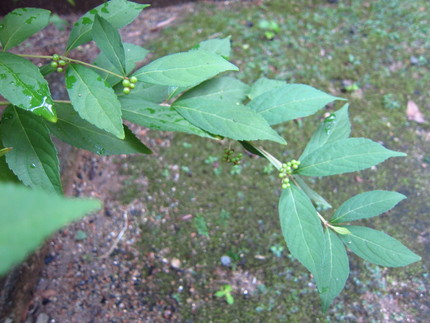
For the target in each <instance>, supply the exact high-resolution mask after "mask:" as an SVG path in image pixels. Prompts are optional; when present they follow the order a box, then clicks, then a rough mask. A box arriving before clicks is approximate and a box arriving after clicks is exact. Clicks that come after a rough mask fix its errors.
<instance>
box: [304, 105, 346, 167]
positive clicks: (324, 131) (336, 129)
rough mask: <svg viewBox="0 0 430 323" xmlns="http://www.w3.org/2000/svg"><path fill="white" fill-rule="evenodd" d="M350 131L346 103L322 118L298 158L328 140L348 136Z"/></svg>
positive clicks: (331, 140)
mask: <svg viewBox="0 0 430 323" xmlns="http://www.w3.org/2000/svg"><path fill="white" fill-rule="evenodd" d="M350 133H351V123H350V122H349V117H348V104H346V105H344V106H343V107H342V108H341V109H339V110H338V111H336V112H335V113H332V114H330V115H329V116H328V117H327V118H325V119H324V121H323V122H322V123H321V125H320V126H319V127H318V129H317V131H315V133H314V134H313V136H312V138H311V140H309V142H308V144H307V145H306V148H305V150H304V151H303V153H302V156H301V157H300V159H303V158H304V157H305V156H306V155H308V154H309V153H311V152H312V151H314V150H315V149H318V148H320V147H322V146H324V145H325V144H327V143H329V142H333V141H336V140H339V139H346V138H348V137H349V135H350Z"/></svg>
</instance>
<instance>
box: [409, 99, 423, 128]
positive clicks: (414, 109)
mask: <svg viewBox="0 0 430 323" xmlns="http://www.w3.org/2000/svg"><path fill="white" fill-rule="evenodd" d="M406 116H407V118H408V120H411V121H415V122H417V123H425V122H426V120H425V119H424V115H423V114H422V113H421V111H420V109H419V108H418V105H417V104H416V103H415V102H414V101H412V100H409V101H408V105H407V108H406Z"/></svg>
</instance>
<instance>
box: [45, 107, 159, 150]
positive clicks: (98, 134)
mask: <svg viewBox="0 0 430 323" xmlns="http://www.w3.org/2000/svg"><path fill="white" fill-rule="evenodd" d="M55 108H56V109H57V112H58V122H57V123H47V124H46V125H47V126H48V128H49V130H50V131H51V132H52V133H53V134H54V136H56V137H57V138H59V139H61V140H62V141H64V142H67V143H68V144H70V145H72V146H75V147H78V148H81V149H86V150H89V151H92V152H94V153H96V154H99V155H119V154H150V153H151V150H149V148H148V147H146V146H145V145H144V144H143V143H141V142H140V140H139V139H137V138H136V136H135V135H134V134H133V133H132V132H131V131H130V130H129V129H128V128H127V127H124V131H125V138H124V140H121V139H118V138H117V137H115V136H113V135H111V134H110V133H108V132H106V131H104V130H101V129H99V128H97V127H95V126H94V125H92V124H91V123H89V122H87V121H85V120H84V119H82V118H81V117H80V116H79V115H78V113H77V112H76V111H75V110H73V107H72V105H70V104H66V103H56V104H55Z"/></svg>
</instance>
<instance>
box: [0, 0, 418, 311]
mask: <svg viewBox="0 0 430 323" xmlns="http://www.w3.org/2000/svg"><path fill="white" fill-rule="evenodd" d="M145 7H146V5H141V4H137V3H134V2H130V1H126V0H112V1H109V2H107V3H105V4H103V5H101V6H99V7H97V8H95V9H93V10H90V11H89V12H88V13H86V14H85V15H83V16H82V17H81V18H80V19H79V20H78V21H77V22H76V23H75V24H74V26H73V28H72V30H71V33H70V36H69V39H68V42H67V44H66V49H65V52H64V53H63V54H61V55H59V54H54V55H51V56H41V55H35V54H21V55H16V54H13V53H11V52H10V51H9V50H10V49H11V48H13V47H15V46H17V45H18V44H20V43H21V42H23V41H24V40H25V39H27V38H28V37H29V36H31V35H32V34H34V33H36V32H38V31H40V30H41V29H43V28H44V27H45V26H46V25H47V24H48V23H49V17H50V12H49V11H47V10H42V9H33V8H23V9H17V10H14V11H13V12H11V13H10V14H8V15H7V16H6V17H5V18H4V19H3V20H2V21H1V22H0V42H1V46H2V51H1V52H0V94H1V95H2V96H4V98H5V99H6V100H7V101H5V102H2V103H3V104H4V105H7V107H6V108H5V109H4V111H3V113H2V119H1V123H0V139H1V141H0V143H1V145H2V146H1V147H0V149H1V150H0V154H1V155H0V181H1V184H0V191H1V193H2V194H1V197H0V209H1V210H2V214H1V216H0V223H1V224H2V226H1V229H0V230H1V235H0V236H1V238H0V257H1V258H0V260H1V264H2V267H0V274H3V273H5V272H6V271H7V270H8V269H9V268H10V267H11V266H13V265H14V264H16V263H18V262H19V261H22V260H23V259H24V257H25V255H26V253H27V252H28V251H30V250H33V249H34V248H36V247H37V246H38V245H39V244H40V241H41V240H42V239H43V238H45V237H46V236H48V235H49V234H50V233H52V232H53V231H54V230H55V229H57V228H59V227H60V226H61V225H64V224H65V223H66V222H67V221H69V220H72V219H75V218H77V217H79V216H81V215H83V214H85V213H86V212H88V211H91V210H94V209H96V208H97V207H99V205H98V202H96V201H88V200H76V201H75V200H74V201H70V200H69V199H65V198H64V197H61V196H60V195H61V194H62V189H61V181H60V173H59V161H58V156H57V151H56V148H55V146H54V144H53V142H52V140H51V136H55V137H57V138H58V139H60V140H62V141H64V142H66V143H68V144H70V145H73V146H75V147H78V148H81V149H86V150H89V151H92V152H94V153H96V154H100V155H114V154H137V153H140V154H150V153H151V150H150V149H149V148H148V147H147V146H146V145H145V144H144V143H142V142H141V141H140V140H139V139H138V138H137V137H136V136H135V135H134V134H133V133H132V132H131V131H130V130H129V129H128V128H127V126H125V125H124V124H123V120H127V121H130V122H132V123H135V124H138V125H140V126H143V127H147V128H151V129H156V130H160V131H175V132H185V133H188V134H193V135H197V136H200V137H203V138H206V139H210V140H221V141H223V142H227V141H228V140H235V141H238V142H239V143H240V144H241V145H242V146H243V148H244V149H245V150H247V151H248V152H249V153H250V154H255V155H258V156H260V157H263V158H266V159H267V160H268V161H269V162H270V163H272V165H273V166H274V167H275V168H276V169H278V170H279V177H280V178H281V179H282V185H281V188H282V193H281V196H280V200H279V217H280V223H281V229H282V233H283V236H284V239H285V241H286V243H287V246H288V248H289V250H290V252H291V254H292V255H293V256H294V257H295V258H296V259H297V260H299V261H300V262H301V263H302V264H303V265H304V266H305V267H306V268H307V269H308V270H309V271H310V272H311V273H312V275H313V277H314V279H315V281H316V284H317V287H318V291H319V293H320V296H321V299H322V304H323V309H327V307H328V306H329V305H330V304H331V302H332V301H333V299H334V298H335V297H336V296H337V295H338V294H339V293H340V292H341V290H342V289H343V287H344V285H345V282H346V279H347V277H348V275H349V262H348V256H347V253H346V247H347V248H349V249H350V250H351V251H352V252H354V253H355V254H357V255H358V256H360V257H362V258H363V259H365V260H367V261H369V262H372V263H375V264H378V265H382V266H389V267H398V266H405V265H408V264H410V263H412V262H415V261H418V260H419V259H420V257H419V256H417V255H416V254H414V253H413V252H412V251H410V250H409V249H408V248H407V247H405V246H404V245H403V244H401V243H400V242H399V241H397V240H395V239H394V238H392V237H390V236H388V235H386V234H385V233H383V232H381V231H377V230H374V229H370V228H367V227H362V226H356V225H349V223H350V222H352V221H356V220H359V219H364V218H371V217H375V216H378V215H380V214H382V213H384V212H386V211H388V210H390V209H391V208H393V207H394V206H395V205H396V204H397V203H398V202H400V201H401V200H402V199H404V198H405V197H404V196H403V195H402V194H399V193H396V192H390V191H381V190H376V191H370V192H364V193H361V194H358V195H356V196H353V197H352V198H350V199H348V200H347V201H345V202H344V203H343V204H342V205H341V206H340V207H339V208H338V209H337V210H335V211H334V212H333V214H332V216H331V217H330V218H329V219H326V218H325V217H323V216H322V215H321V214H320V213H319V211H318V210H320V209H330V208H331V205H330V204H329V203H328V202H327V201H326V200H325V199H324V198H323V197H321V196H320V195H319V194H318V193H317V192H315V191H314V190H312V189H311V188H310V187H309V186H308V184H307V183H306V177H315V176H317V177H322V176H330V175H338V174H344V173H350V172H355V171H359V170H363V169H366V168H370V167H373V166H375V165H377V164H379V163H381V162H383V161H385V160H386V159H388V158H391V157H399V156H405V154H403V153H400V152H396V151H392V150H389V149H387V148H385V147H383V146H382V145H381V144H379V143H376V142H374V141H372V140H370V139H367V138H351V137H350V132H351V124H350V121H349V115H348V105H347V104H346V105H344V106H343V107H341V108H339V109H338V110H337V111H335V112H333V113H332V114H330V115H329V116H328V117H327V118H325V119H324V121H323V122H322V123H321V125H320V126H319V128H318V129H317V130H316V131H315V133H314V135H313V136H312V137H311V139H310V140H309V142H308V143H307V145H306V147H305V149H304V151H303V152H302V154H301V156H299V157H298V158H297V157H296V158H297V160H295V159H294V160H291V161H286V162H281V161H279V160H278V159H277V158H275V157H274V156H273V155H272V154H270V153H269V152H267V151H266V150H265V149H264V148H263V147H262V146H261V144H260V143H256V141H262V140H266V141H273V142H275V143H278V144H280V145H281V147H282V148H283V147H284V146H285V145H286V140H285V139H284V138H283V137H281V136H280V135H279V133H278V132H277V131H275V129H274V128H273V126H275V125H278V124H281V123H285V122H291V121H292V120H295V119H298V118H304V117H307V116H310V115H313V114H315V113H316V112H318V111H320V110H321V109H323V108H324V107H325V106H326V105H327V104H328V103H330V102H333V101H339V102H341V101H344V99H342V98H338V97H334V96H332V95H329V94H326V93H324V92H321V91H319V90H317V89H315V88H313V87H311V86H308V85H303V84H288V83H286V82H284V81H279V80H271V79H267V78H260V79H258V80H257V81H256V82H254V83H253V84H251V85H247V84H245V83H243V82H241V81H239V80H237V79H235V78H233V77H231V76H220V74H221V73H225V72H231V71H237V70H238V68H237V67H236V66H235V65H234V64H232V63H231V62H229V61H228V58H229V57H230V54H231V46H230V39H229V38H228V37H227V38H223V39H210V40H207V41H203V42H201V43H199V44H198V45H196V46H195V47H193V48H191V49H190V50H188V51H184V52H180V53H176V54H171V55H167V56H164V57H161V58H158V59H156V60H154V61H152V62H150V63H148V64H146V65H144V66H143V67H141V68H136V66H137V63H139V62H140V61H142V60H143V59H144V58H145V56H146V55H147V53H148V51H147V50H146V49H144V48H142V47H139V46H136V45H133V44H128V43H124V42H122V41H121V37H120V34H119V33H118V29H119V28H121V27H123V26H125V25H127V24H129V23H130V22H132V21H133V20H134V19H135V18H136V17H137V16H138V15H139V13H140V12H141V10H143V9H144V8H145ZM263 27H264V26H263ZM263 27H261V28H263ZM269 27H270V26H269ZM269 27H267V28H269ZM270 28H271V29H273V28H272V27H270ZM270 28H269V29H270ZM274 31H275V32H276V30H274ZM266 37H267V36H266ZM91 40H93V41H94V42H95V43H96V45H97V46H98V47H99V48H100V51H101V53H100V54H99V56H98V57H97V58H96V59H95V61H94V62H91V63H88V62H83V61H80V60H77V59H74V58H73V55H72V53H73V52H72V50H73V49H75V48H76V47H78V46H79V45H82V44H84V43H86V42H88V41H91ZM31 57H38V58H45V59H47V60H48V62H47V64H46V65H44V66H42V67H41V68H38V67H37V66H35V65H34V64H33V63H32V62H31V61H29V60H28V59H27V58H31ZM55 71H56V72H60V73H62V72H65V87H66V89H67V92H68V95H69V100H67V101H58V100H57V101H56V100H53V99H52V97H51V94H50V90H49V85H48V83H47V81H46V80H45V78H44V76H46V75H47V74H49V73H51V72H55ZM282 148H281V149H282ZM226 152H228V149H227V150H226ZM239 156H240V155H239ZM226 158H227V159H228V160H229V161H230V162H232V163H237V162H239V161H240V158H239V159H237V156H235V157H234V160H233V159H232V158H231V157H230V154H227V155H226ZM12 182H21V183H23V184H24V185H26V186H29V187H31V188H32V190H29V189H28V188H24V187H22V186H20V185H17V184H15V183H14V184H11V183H12ZM6 196H7V197H6ZM11 197H13V198H11ZM22 200H25V201H26V203H20V202H19V201H22ZM36 205H37V207H36ZM39 206H40V207H39ZM33 210H34V211H33ZM24 240H25V241H27V243H21V241H24ZM11 245H13V246H14V249H12V248H11ZM229 293H230V291H228V293H227V289H226V290H224V294H223V295H225V296H226V297H228V296H227V294H228V295H230V294H229Z"/></svg>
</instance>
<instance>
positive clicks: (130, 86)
mask: <svg viewBox="0 0 430 323" xmlns="http://www.w3.org/2000/svg"><path fill="white" fill-rule="evenodd" d="M128 87H129V88H130V89H134V88H135V87H136V84H134V83H130V85H129V86H128Z"/></svg>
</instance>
